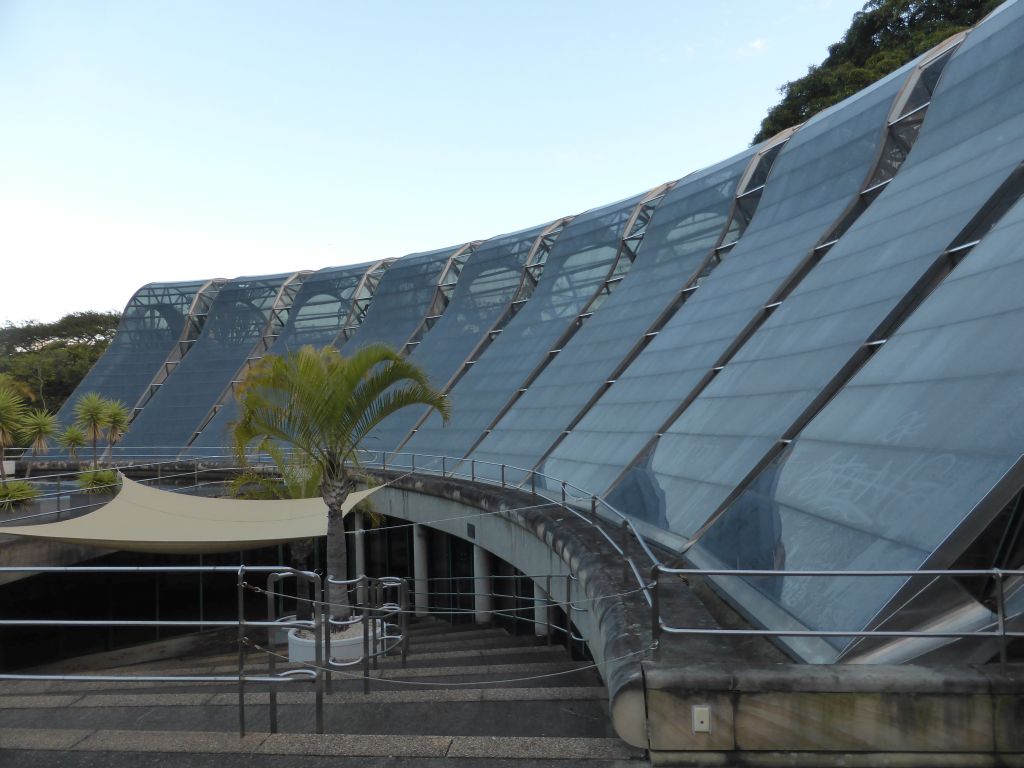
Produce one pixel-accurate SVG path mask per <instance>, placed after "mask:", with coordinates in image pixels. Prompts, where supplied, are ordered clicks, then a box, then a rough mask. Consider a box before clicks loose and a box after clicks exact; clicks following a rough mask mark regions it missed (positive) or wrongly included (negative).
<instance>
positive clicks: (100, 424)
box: [74, 392, 108, 469]
mask: <svg viewBox="0 0 1024 768" xmlns="http://www.w3.org/2000/svg"><path fill="white" fill-rule="evenodd" d="M107 403H108V400H107V399H106V398H105V397H103V396H102V395H101V394H100V393H99V392H86V393H85V394H84V395H82V396H81V397H80V398H79V399H78V402H77V403H75V408H74V413H75V424H76V425H78V426H79V427H80V428H81V429H82V431H83V432H85V437H86V439H87V440H89V441H90V442H91V443H92V466H93V469H95V468H96V467H97V466H98V464H99V457H98V455H97V453H96V445H97V443H99V441H100V438H102V437H103V430H104V429H105V428H106V426H107Z"/></svg>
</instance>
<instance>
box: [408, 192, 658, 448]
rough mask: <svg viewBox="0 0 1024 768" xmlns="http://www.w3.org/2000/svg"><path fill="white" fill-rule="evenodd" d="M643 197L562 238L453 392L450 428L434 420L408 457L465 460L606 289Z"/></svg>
mask: <svg viewBox="0 0 1024 768" xmlns="http://www.w3.org/2000/svg"><path fill="white" fill-rule="evenodd" d="M641 198H642V195H638V196H637V197H633V198H630V199H629V200H624V201H621V202H618V203H613V204H612V205H608V206H605V207H603V208H597V209H595V210H592V211H588V212H586V213H583V214H580V215H579V216H577V217H576V218H575V219H573V220H572V222H571V223H570V224H568V225H567V226H566V227H565V229H564V230H562V233H561V234H560V235H559V236H558V239H557V240H556V241H555V243H554V245H553V246H552V247H551V252H550V254H549V255H548V259H547V263H546V264H545V267H544V272H543V274H542V275H541V278H540V281H539V282H538V283H537V287H536V289H535V290H534V293H533V295H532V296H531V297H530V300H529V301H528V302H527V303H526V304H525V305H523V308H522V309H521V310H520V311H519V313H518V314H516V316H515V317H514V318H513V319H512V321H511V322H510V323H509V324H508V325H507V326H506V327H505V329H504V330H503V331H502V333H501V335H499V336H498V337H497V338H496V339H495V340H494V343H492V344H491V346H489V347H488V348H487V350H486V351H485V352H484V354H483V355H482V356H481V357H480V359H479V360H478V361H477V362H476V364H475V365H473V367H472V368H471V369H470V370H469V372H468V373H467V374H466V375H465V376H464V377H463V378H462V379H460V380H459V382H458V384H457V385H456V386H455V387H454V388H453V389H452V391H451V393H450V397H451V400H452V421H451V423H450V424H449V425H448V426H447V427H445V428H443V429H442V428H441V424H440V419H438V418H437V417H436V416H431V417H430V419H428V420H427V422H425V424H424V426H423V428H421V429H420V430H419V432H417V433H416V434H415V435H414V436H413V437H412V438H411V439H410V440H409V442H408V444H407V445H406V446H405V449H404V450H407V451H418V452H422V453H434V454H441V455H446V456H464V455H465V454H466V452H467V451H468V450H469V449H470V448H471V447H472V446H473V444H474V442H476V440H477V439H478V438H480V437H481V436H482V435H483V432H484V430H485V429H486V428H487V427H488V425H490V423H491V422H492V421H493V420H494V419H495V417H497V415H498V413H499V411H500V410H501V408H502V407H503V406H504V405H505V404H506V403H507V402H508V401H509V399H510V398H511V397H512V396H513V395H514V394H515V393H516V391H517V389H518V388H519V387H521V386H522V384H523V382H524V381H525V380H526V377H527V376H528V375H529V374H530V373H531V372H532V371H533V370H534V369H535V368H536V367H537V366H538V365H539V364H540V362H541V361H542V360H543V359H544V358H545V357H546V356H547V355H548V353H549V351H550V350H551V349H552V345H554V344H555V343H556V342H557V341H558V339H559V338H560V337H561V336H562V334H564V333H565V332H566V330H568V328H569V326H570V325H571V324H572V323H573V322H575V320H576V316H577V315H578V314H579V313H580V311H582V309H583V307H584V306H586V304H587V302H588V301H589V300H590V299H591V297H593V295H594V294H595V293H596V292H597V290H599V289H600V288H601V286H602V285H603V283H604V280H605V278H606V277H607V276H608V271H609V270H610V269H611V266H612V263H613V261H614V259H615V255H616V253H617V251H618V247H619V240H620V238H621V237H622V229H623V227H624V226H625V225H626V222H627V221H628V219H629V217H630V215H631V214H632V212H633V209H634V208H635V207H636V205H637V204H638V203H639V202H640V199H641Z"/></svg>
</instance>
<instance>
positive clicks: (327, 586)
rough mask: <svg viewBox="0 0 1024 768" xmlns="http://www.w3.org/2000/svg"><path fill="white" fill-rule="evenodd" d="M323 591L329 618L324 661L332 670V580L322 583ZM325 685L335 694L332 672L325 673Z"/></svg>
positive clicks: (327, 579)
mask: <svg viewBox="0 0 1024 768" xmlns="http://www.w3.org/2000/svg"><path fill="white" fill-rule="evenodd" d="M321 589H322V591H323V596H324V615H325V616H326V618H327V631H326V632H324V637H323V642H324V660H325V661H326V662H327V663H326V664H325V665H324V666H325V667H327V669H330V668H331V659H333V658H334V655H333V654H332V653H331V634H332V632H331V579H330V576H327V578H325V579H324V580H323V581H322V582H321ZM324 683H325V687H326V689H327V693H329V694H330V693H334V676H333V675H332V674H331V673H330V672H324Z"/></svg>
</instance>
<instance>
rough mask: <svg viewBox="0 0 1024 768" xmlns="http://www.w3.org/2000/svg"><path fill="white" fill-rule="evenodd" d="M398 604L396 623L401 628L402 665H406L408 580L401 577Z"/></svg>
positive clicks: (407, 649) (407, 653)
mask: <svg viewBox="0 0 1024 768" xmlns="http://www.w3.org/2000/svg"><path fill="white" fill-rule="evenodd" d="M398 595H399V598H398V604H399V605H400V606H401V607H402V612H401V613H400V614H399V617H400V618H399V619H398V625H399V626H400V627H401V629H402V666H403V667H404V666H406V663H407V660H408V656H409V582H408V581H406V580H405V579H402V583H401V586H399V587H398Z"/></svg>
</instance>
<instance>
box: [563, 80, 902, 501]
mask: <svg viewBox="0 0 1024 768" xmlns="http://www.w3.org/2000/svg"><path fill="white" fill-rule="evenodd" d="M909 71H910V69H909V68H904V69H903V70H900V71H899V72H897V73H894V74H893V75H891V76H890V77H888V78H886V79H885V80H882V81H880V82H879V83H877V84H876V85H875V86H873V87H872V88H869V89H868V90H866V91H863V92H861V93H859V94H857V95H856V96H854V97H852V98H850V99H847V100H846V101H845V102H843V103H842V104H840V105H838V106H836V107H833V108H832V109H829V110H826V111H825V112H822V113H820V114H819V115H818V116H816V117H815V118H813V119H812V120H810V121H809V122H808V123H807V124H806V125H805V126H804V127H803V128H801V129H800V130H799V131H797V132H796V133H795V134H794V135H793V137H792V138H791V139H790V140H789V142H788V143H787V144H786V146H785V148H784V149H783V150H782V151H781V152H780V153H779V156H778V159H777V160H776V161H775V165H774V168H773V169H772V172H771V177H770V178H769V180H768V183H767V184H766V186H765V187H764V191H763V193H762V199H761V203H760V206H759V207H758V209H757V214H756V215H755V216H754V218H753V220H752V221H751V223H750V226H749V227H748V229H747V231H746V232H745V233H744V235H743V237H742V239H741V240H740V241H739V243H737V245H736V246H735V247H734V248H733V249H732V251H731V252H730V253H729V255H728V257H727V258H726V259H725V260H724V261H723V262H722V264H721V265H720V266H718V267H717V268H716V269H715V270H714V271H713V272H712V273H711V274H709V275H708V276H707V278H706V279H704V280H702V282H701V287H700V288H699V289H698V290H697V291H696V292H695V293H694V294H693V296H692V297H691V298H690V299H689V300H688V301H687V302H686V303H685V304H684V305H683V306H682V308H681V309H680V310H679V311H678V312H677V313H676V314H675V316H674V317H672V319H671V320H669V322H668V323H667V324H666V325H665V327H664V328H662V329H661V331H660V333H659V334H658V336H657V337H656V338H655V339H654V340H653V341H652V342H651V344H650V345H649V346H648V347H646V348H645V349H644V351H643V352H642V353H641V354H640V355H639V356H638V357H637V358H636V360H634V361H633V363H632V364H631V365H630V366H629V367H628V368H627V369H626V371H625V372H623V374H622V375H621V376H619V377H618V381H617V382H616V383H615V384H614V385H613V386H612V387H611V388H610V389H609V390H608V391H607V392H606V393H605V394H604V395H603V396H602V398H601V399H600V400H599V401H598V402H597V403H596V404H595V405H594V406H593V407H592V408H591V409H590V411H589V412H588V413H587V415H586V416H585V417H584V418H583V420H582V421H581V422H580V424H579V425H578V426H577V427H576V428H575V429H574V430H573V433H572V434H570V435H569V436H568V437H567V438H566V439H565V440H564V441H563V442H562V443H561V444H560V445H559V446H558V448H556V449H555V451H554V452H553V453H552V454H551V457H550V458H549V459H548V461H547V462H546V467H545V469H544V471H545V472H546V473H548V474H550V475H553V476H555V477H560V478H562V479H566V480H569V481H570V482H572V483H575V484H576V485H578V486H580V487H581V488H585V489H587V490H589V491H592V492H596V493H602V492H605V491H606V490H607V489H608V487H609V486H610V485H611V484H612V483H613V481H614V480H615V479H616V478H617V477H618V476H619V475H620V473H622V472H623V471H624V470H625V469H626V467H627V466H629V464H630V462H631V461H632V460H633V459H634V458H635V457H636V456H637V455H638V454H639V453H640V451H641V450H642V449H643V448H644V446H645V445H646V444H647V443H648V442H649V441H650V440H651V439H652V438H654V436H655V433H656V432H657V431H658V429H659V428H660V427H661V426H662V425H663V424H664V423H665V422H666V421H667V420H668V419H670V418H671V416H672V414H673V413H674V412H675V411H676V410H677V409H678V408H679V406H680V403H682V402H683V401H684V399H685V398H686V397H687V395H688V394H689V393H691V392H692V391H694V390H695V388H697V387H698V386H699V385H700V384H701V382H702V380H703V379H705V378H706V377H707V376H708V375H709V372H710V370H711V368H712V367H713V366H715V364H716V362H717V361H718V360H719V359H720V358H721V357H722V356H723V354H725V352H726V351H727V350H728V349H729V347H730V345H731V344H733V343H734V341H735V340H736V338H737V336H738V335H739V334H740V333H741V332H742V331H743V330H744V329H745V328H746V327H747V326H748V325H749V324H750V323H751V322H752V321H754V320H755V319H756V318H758V317H759V316H760V315H761V313H762V312H763V311H764V307H765V305H766V304H767V303H768V302H769V301H770V300H771V299H772V297H773V295H774V294H775V292H776V291H778V290H779V289H780V287H781V286H782V285H783V284H784V282H785V281H786V280H787V279H788V278H790V276H792V275H794V274H796V273H797V272H798V271H799V270H800V268H801V266H802V265H803V264H804V263H805V262H806V261H807V260H808V259H809V258H810V255H811V252H812V250H813V248H814V246H815V245H816V244H817V243H818V242H819V241H820V240H821V239H822V237H823V236H825V235H826V234H827V233H828V232H830V231H831V229H832V227H834V226H835V224H836V222H837V221H838V220H839V219H840V217H841V216H842V215H843V214H844V212H845V211H846V210H847V208H848V206H850V204H851V203H853V202H854V201H856V200H857V197H858V195H859V194H860V191H861V186H862V184H863V183H864V180H865V179H866V178H867V177H868V175H869V173H870V172H871V169H872V166H873V164H874V162H875V158H876V156H877V153H878V148H879V142H880V141H881V139H882V136H883V130H884V126H885V124H886V119H887V117H888V115H889V111H890V109H891V106H892V102H893V99H894V98H895V96H896V94H897V93H898V92H899V89H900V87H901V85H902V82H903V79H904V78H905V77H906V76H907V73H908V72H909ZM723 450H727V448H725V447H723ZM645 498H646V497H645ZM643 503H645V500H644V498H638V499H637V500H636V503H635V504H630V505H629V506H628V507H627V509H626V510H624V511H627V512H629V513H630V514H634V515H637V516H639V517H642V518H643V519H660V518H661V517H662V516H663V514H662V513H661V512H659V511H658V510H643V509H641V507H642V504H643Z"/></svg>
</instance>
